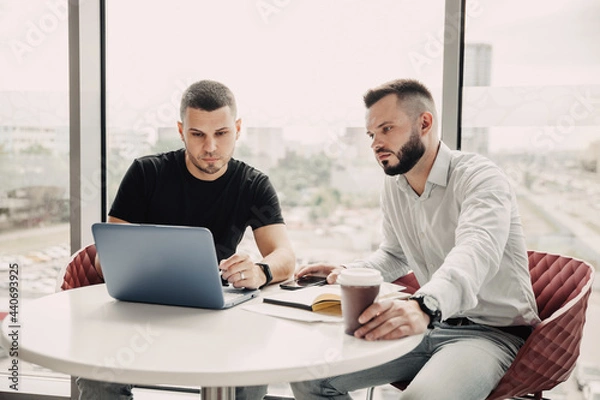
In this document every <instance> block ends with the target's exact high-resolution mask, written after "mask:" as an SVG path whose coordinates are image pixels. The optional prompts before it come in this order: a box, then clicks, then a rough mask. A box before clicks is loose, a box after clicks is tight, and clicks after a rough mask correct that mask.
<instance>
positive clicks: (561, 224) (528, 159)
mask: <svg viewBox="0 0 600 400" xmlns="http://www.w3.org/2000/svg"><path fill="white" fill-rule="evenodd" d="M470 14H471V15H477V16H476V17H473V18H469V19H468V20H467V24H466V31H465V33H466V34H465V42H466V46H465V74H464V91H463V114H462V127H463V130H462V148H463V149H464V150H468V151H476V152H479V153H483V154H486V155H488V156H489V157H491V158H492V159H494V160H495V161H496V162H497V163H498V164H499V165H500V166H501V167H502V168H503V169H504V170H505V171H506V172H507V174H508V175H509V177H510V178H511V180H512V182H513V184H514V186H515V187H516V189H517V194H518V200H519V207H520V211H521V216H522V220H523V226H524V229H525V235H526V240H527V246H528V247H529V248H530V249H535V250H542V251H547V252H551V253H561V254H568V255H571V256H573V257H578V258H582V259H585V260H587V261H589V262H590V263H592V265H596V266H598V265H600V74H599V71H600V46H598V38H599V37H600V25H599V24H598V23H597V22H598V20H599V18H600V3H599V2H597V1H587V0H575V1H566V0H553V1H550V2H548V1H530V2H519V1H514V0H510V1H502V2H498V1H492V0H481V1H480V2H479V3H478V4H477V12H475V11H474V9H472V10H471V13H470ZM594 295H597V292H595V293H594ZM594 295H593V296H594ZM590 303H591V304H592V307H593V305H594V304H597V299H595V300H594V297H592V299H591V300H590ZM592 310H593V308H592ZM588 316H589V317H588V323H587V326H586V332H585V336H584V341H583V343H582V349H581V356H580V358H579V361H578V362H579V363H581V364H583V365H586V364H590V365H594V366H596V368H597V367H598V360H599V359H600V351H599V348H598V346H597V344H596V343H595V341H594V340H593V339H591V338H592V337H593V336H595V335H597V333H596V332H595V330H596V329H597V326H598V321H597V318H596V317H595V314H594V313H593V312H591V313H590V312H588ZM575 386H576V385H575V384H569V383H568V384H564V385H560V386H559V387H558V388H557V389H555V390H554V392H556V394H555V395H554V396H557V397H558V396H559V394H562V395H563V396H565V398H566V396H567V395H568V398H577V397H572V396H577V395H578V394H577V389H575ZM553 398H554V397H553Z"/></svg>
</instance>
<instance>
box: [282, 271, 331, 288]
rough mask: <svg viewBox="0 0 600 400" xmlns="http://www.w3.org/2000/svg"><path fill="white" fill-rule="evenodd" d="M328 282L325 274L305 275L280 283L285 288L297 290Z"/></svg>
mask: <svg viewBox="0 0 600 400" xmlns="http://www.w3.org/2000/svg"><path fill="white" fill-rule="evenodd" d="M325 284H327V278H326V277H324V276H316V275H304V276H301V277H300V278H298V279H291V280H289V281H285V282H283V283H280V284H279V287H281V288H282V289H285V290H297V289H302V288H305V287H309V286H321V285H325Z"/></svg>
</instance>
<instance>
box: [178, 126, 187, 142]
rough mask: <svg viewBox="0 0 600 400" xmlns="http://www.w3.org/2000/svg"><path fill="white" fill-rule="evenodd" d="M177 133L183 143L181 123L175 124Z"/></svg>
mask: <svg viewBox="0 0 600 400" xmlns="http://www.w3.org/2000/svg"><path fill="white" fill-rule="evenodd" d="M177 131H179V138H180V139H181V140H182V141H183V142H185V140H184V139H183V124H182V123H181V122H179V121H178V122H177Z"/></svg>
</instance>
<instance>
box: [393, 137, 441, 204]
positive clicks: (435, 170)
mask: <svg viewBox="0 0 600 400" xmlns="http://www.w3.org/2000/svg"><path fill="white" fill-rule="evenodd" d="M451 159H452V150H450V148H449V147H448V146H446V144H445V143H444V142H442V141H440V147H439V149H438V153H437V155H436V156H435V161H434V162H433V165H432V167H431V171H429V176H428V177H427V183H426V184H425V192H424V193H423V194H424V196H423V197H425V198H427V197H429V193H430V192H431V189H432V186H433V185H438V186H443V187H446V185H447V184H448V171H449V170H450V161H451ZM395 178H396V184H397V185H398V187H399V188H400V189H402V190H403V191H404V192H407V193H408V192H410V193H413V194H414V191H413V190H412V188H411V187H410V185H409V184H408V181H407V180H406V178H405V177H404V175H397V176H396V177H395Z"/></svg>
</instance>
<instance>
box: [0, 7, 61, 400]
mask: <svg viewBox="0 0 600 400" xmlns="http://www.w3.org/2000/svg"><path fill="white" fill-rule="evenodd" d="M67 4H68V3H67V0H50V1H46V0H28V1H23V2H21V1H11V0H0V71H2V77H1V78H0V274H2V277H0V315H1V316H3V313H5V312H10V311H12V312H15V311H16V312H17V313H18V312H21V311H22V309H23V304H26V303H27V301H28V300H29V299H31V298H34V297H39V296H41V295H46V294H49V293H53V292H54V291H55V286H56V279H57V273H58V271H59V270H60V268H61V267H62V266H64V265H65V264H66V263H67V261H68V259H69V256H70V248H69V117H68V116H69V108H68V106H69V104H68V56H67V53H68V42H67V31H68V29H67V28H68V26H67V24H68V23H67ZM9 271H13V272H14V271H18V281H17V282H18V297H19V299H18V300H19V302H18V308H11V306H10V305H9V304H10V303H9V296H10V294H13V295H14V294H15V293H16V292H15V291H14V290H13V291H11V292H10V293H9V282H12V284H14V283H15V281H14V280H12V281H11V280H10V278H9ZM14 276H15V275H14V274H13V275H11V277H14ZM14 288H15V287H14V286H13V289H14ZM11 299H12V297H11ZM13 305H14V303H13ZM11 362H12V358H11V357H8V356H7V355H6V354H5V353H4V351H3V350H2V349H0V367H1V369H2V370H3V371H5V372H6V371H10V370H9V369H8V368H9V366H10V364H9V363H11ZM19 367H20V369H19V374H20V375H21V376H22V377H23V378H24V379H21V383H22V385H20V386H19V391H21V392H23V393H44V394H52V395H61V396H64V395H68V394H69V380H68V377H66V376H64V375H59V374H56V373H54V372H52V371H49V370H47V369H45V368H42V367H39V366H37V365H33V364H29V363H26V362H23V361H21V362H20V363H19ZM33 375H35V377H32V376H33ZM25 377H26V378H25ZM56 378H59V379H56ZM10 384H11V382H10V380H9V379H2V383H1V384H0V391H9V392H14V388H9V385H10ZM0 397H2V394H0Z"/></svg>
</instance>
